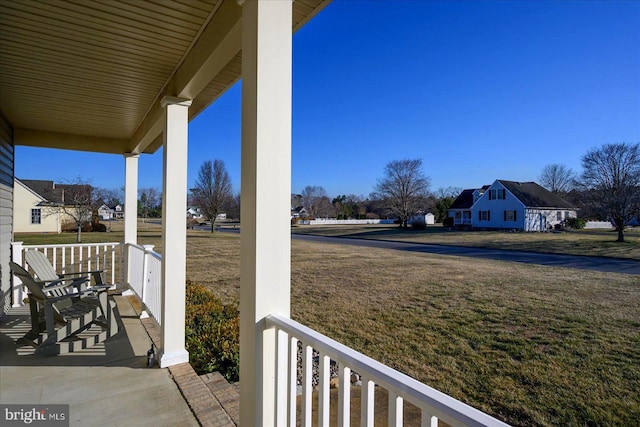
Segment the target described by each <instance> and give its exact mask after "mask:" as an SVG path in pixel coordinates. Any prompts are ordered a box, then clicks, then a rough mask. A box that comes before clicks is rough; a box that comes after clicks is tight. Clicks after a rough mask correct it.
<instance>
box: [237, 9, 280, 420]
mask: <svg viewBox="0 0 640 427" xmlns="http://www.w3.org/2000/svg"><path fill="white" fill-rule="evenodd" d="M242 4H243V6H242V161H241V166H242V172H241V178H242V179H241V180H242V189H241V195H242V196H241V197H242V202H241V217H242V233H241V235H240V265H241V269H240V313H241V316H240V378H241V381H240V413H241V414H242V421H241V422H242V425H243V426H261V425H275V396H276V383H275V365H276V361H275V355H276V335H275V331H274V330H273V329H270V330H266V331H265V330H264V318H265V317H266V316H267V315H269V314H272V313H278V314H280V315H283V316H286V317H288V316H289V314H290V313H289V312H290V301H289V299H290V278H291V272H290V270H291V226H290V221H289V217H290V214H291V212H290V209H291V201H290V197H291V35H292V33H291V19H292V2H291V0H288V1H262V0H258V1H246V2H243V3H242ZM258 41H259V43H258Z"/></svg>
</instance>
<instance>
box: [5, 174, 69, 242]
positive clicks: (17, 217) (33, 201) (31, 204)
mask: <svg viewBox="0 0 640 427" xmlns="http://www.w3.org/2000/svg"><path fill="white" fill-rule="evenodd" d="M66 188H67V187H65V186H56V184H55V183H54V182H53V181H46V180H28V179H24V180H20V179H18V178H14V192H13V230H14V231H15V232H16V233H60V232H61V231H62V224H63V223H64V222H65V221H68V220H69V219H70V218H69V216H68V215H67V214H66V213H65V212H64V210H63V209H62V206H63V202H64V190H65V189H66Z"/></svg>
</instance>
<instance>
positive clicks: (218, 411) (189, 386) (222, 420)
mask: <svg viewBox="0 0 640 427" xmlns="http://www.w3.org/2000/svg"><path fill="white" fill-rule="evenodd" d="M169 372H171V375H172V376H173V379H174V381H175V382H176V384H177V385H178V388H179V389H180V392H182V395H183V396H184V398H185V400H186V401H187V404H188V405H189V407H191V410H192V411H193V413H194V414H195V416H196V418H197V419H198V422H199V423H200V425H201V426H203V427H236V426H237V424H236V423H234V421H232V419H231V417H230V416H229V414H227V412H226V411H225V409H224V408H223V407H222V405H221V404H220V402H219V401H218V399H217V398H216V396H214V394H213V392H212V391H211V390H210V389H209V388H208V387H207V386H206V385H205V383H204V381H202V379H201V378H200V377H198V375H197V374H196V372H195V371H194V370H193V368H192V367H191V365H190V364H189V363H181V364H179V365H174V366H170V367H169ZM223 379H224V378H223Z"/></svg>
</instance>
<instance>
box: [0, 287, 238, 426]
mask: <svg viewBox="0 0 640 427" xmlns="http://www.w3.org/2000/svg"><path fill="white" fill-rule="evenodd" d="M114 300H115V301H116V304H117V308H118V310H117V311H118V313H119V316H117V318H118V321H119V323H120V331H119V332H118V334H117V335H115V336H113V337H111V338H109V339H108V340H107V341H105V342H104V343H101V344H98V345H96V346H94V347H91V348H89V349H84V350H81V351H79V352H74V353H71V354H67V355H58V356H51V357H45V356H36V355H34V354H33V348H31V347H18V346H16V340H17V339H18V338H21V337H22V336H23V335H24V334H25V333H26V332H27V331H28V330H29V329H30V318H29V309H28V307H20V308H12V309H11V310H10V311H9V313H8V314H7V315H6V316H5V317H4V318H3V319H2V321H1V322H0V403H3V404H12V403H15V404H69V405H70V425H71V426H83V427H84V426H105V425H121V426H125V425H136V426H176V425H180V426H197V425H205V426H215V427H217V426H233V425H235V424H234V423H233V422H232V421H231V419H230V418H229V416H228V414H227V413H226V412H225V411H224V410H223V409H222V407H221V406H220V403H219V401H218V400H217V399H216V397H215V396H214V395H213V394H212V390H210V388H209V387H207V385H205V383H204V382H203V381H202V380H201V378H200V377H198V376H197V375H196V373H195V372H194V371H193V369H192V368H191V366H190V365H189V364H188V363H186V364H182V365H177V366H174V367H172V368H170V369H160V368H158V367H157V366H156V367H154V368H147V350H149V348H150V347H151V338H150V336H151V337H153V336H154V334H157V332H158V331H157V330H156V331H154V330H153V327H150V322H147V321H145V322H144V323H145V324H146V325H147V326H146V328H145V324H143V322H141V321H140V319H139V317H138V313H136V311H135V310H134V308H133V306H132V305H131V303H130V301H129V299H128V298H127V297H124V296H120V295H116V296H114ZM147 329H149V331H147Z"/></svg>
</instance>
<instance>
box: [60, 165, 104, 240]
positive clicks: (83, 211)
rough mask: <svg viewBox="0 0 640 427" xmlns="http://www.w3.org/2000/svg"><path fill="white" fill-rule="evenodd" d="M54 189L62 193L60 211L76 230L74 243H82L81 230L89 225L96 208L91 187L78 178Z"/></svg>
mask: <svg viewBox="0 0 640 427" xmlns="http://www.w3.org/2000/svg"><path fill="white" fill-rule="evenodd" d="M56 188H57V189H58V190H60V191H61V192H62V194H61V199H62V201H61V209H62V211H63V212H64V213H65V215H66V216H67V218H70V219H71V221H73V222H74V223H75V226H76V228H77V230H78V231H77V234H76V242H77V243H81V242H82V228H83V227H84V226H85V225H88V224H91V220H92V219H93V211H94V209H95V208H96V206H95V199H94V197H93V187H91V185H90V184H89V182H88V181H85V180H83V179H82V178H80V177H78V178H76V179H75V180H73V181H69V182H67V183H65V184H57V185H56Z"/></svg>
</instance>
